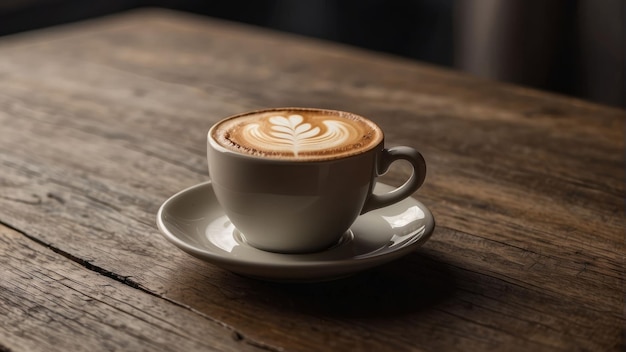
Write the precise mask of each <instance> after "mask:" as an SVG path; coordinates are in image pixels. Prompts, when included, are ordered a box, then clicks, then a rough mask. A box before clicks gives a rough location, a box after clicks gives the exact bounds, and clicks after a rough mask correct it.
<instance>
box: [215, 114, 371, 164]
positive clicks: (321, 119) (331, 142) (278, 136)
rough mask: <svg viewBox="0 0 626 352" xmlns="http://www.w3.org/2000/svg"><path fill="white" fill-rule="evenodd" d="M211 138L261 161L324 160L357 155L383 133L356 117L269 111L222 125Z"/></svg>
mask: <svg viewBox="0 0 626 352" xmlns="http://www.w3.org/2000/svg"><path fill="white" fill-rule="evenodd" d="M212 137H213V139H214V140H216V141H217V142H218V143H219V144H220V145H221V146H223V147H225V148H226V149H229V150H232V151H235V152H238V153H242V154H249V155H253V156H258V157H266V158H275V159H289V160H300V159H302V160H325V159H334V158H338V157H344V156H348V155H354V154H358V153H360V152H362V151H365V150H369V149H371V148H373V147H374V146H376V145H377V144H378V143H380V141H382V131H380V129H379V128H378V127H377V126H376V125H375V124H374V123H372V122H371V121H369V120H366V119H364V118H362V117H359V116H357V115H353V114H349V113H343V112H337V111H330V110H315V109H311V110H309V109H293V110H270V111H262V112H257V113H252V114H248V115H240V116H235V117H232V118H229V119H226V120H224V121H222V122H220V123H219V124H218V125H217V126H216V127H215V128H214V129H213V132H212Z"/></svg>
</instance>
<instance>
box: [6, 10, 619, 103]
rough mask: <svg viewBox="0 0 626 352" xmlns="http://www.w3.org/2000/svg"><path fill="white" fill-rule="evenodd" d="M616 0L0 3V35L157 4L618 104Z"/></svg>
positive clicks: (617, 24) (617, 19)
mask: <svg viewBox="0 0 626 352" xmlns="http://www.w3.org/2000/svg"><path fill="white" fill-rule="evenodd" d="M624 3H625V1H623V0H506V1H502V0H406V1H399V0H360V1H357V0H335V1H331V0H256V1H255V0H250V1H244V0H229V1H210V0H179V1H175V0H0V35H9V34H13V33H18V32H21V31H26V30H31V29H37V28H43V27H46V26H51V25H56V24H62V23H68V22H73V21H78V20H82V19H87V18H92V17H97V16H102V15H107V14H112V13H116V12H120V11H124V10H129V9H133V8H138V7H145V6H151V7H164V8H170V9H176V10H182V11H187V12H193V13H196V14H200V15H207V16H212V17H217V18H223V19H227V20H232V21H239V22H245V23H249V24H253V25H258V26H263V27H269V28H273V29H277V30H281V31H287V32H293V33H298V34H302V35H307V36H313V37H318V38H322V39H327V40H332V41H337V42H342V43H346V44H350V45H354V46H359V47H364V48H368V49H372V50H377V51H382V52H387V53H391V54H395V55H400V56H404V57H408V58H413V59H417V60H421V61H425V62H430V63H433V64H437V65H443V66H448V67H452V68H456V69H460V70H463V71H466V72H469V73H472V74H475V75H478V76H482V77H488V78H493V79H497V80H502V81H507V82H512V83H516V84H521V85H525V86H530V87H535V88H539V89H543V90H549V91H554V92H559V93H563V94H567V95H572V96H576V97H581V98H584V99H587V100H592V101H595V102H598V103H602V104H608V105H613V106H618V107H625V106H626V101H625V95H626V94H625V82H624V56H625V52H626V49H625V41H626V35H625V32H626V30H625V27H624V18H625V15H626V9H625V5H624Z"/></svg>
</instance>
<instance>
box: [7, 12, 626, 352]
mask: <svg viewBox="0 0 626 352" xmlns="http://www.w3.org/2000/svg"><path fill="white" fill-rule="evenodd" d="M241 28H244V29H241ZM81 29H84V30H81ZM77 32H81V33H82V34H80V35H74V34H73V33H77ZM28 36H32V38H28ZM37 38H39V37H37V35H36V34H28V35H27V38H26V39H24V40H20V38H19V36H16V37H15V38H13V39H12V40H11V41H10V42H8V43H6V44H4V45H0V78H1V79H2V82H3V84H2V89H1V90H0V126H2V128H1V129H0V165H1V170H2V178H0V222H2V223H5V224H7V225H9V226H11V227H13V228H16V229H19V231H20V232H23V233H25V234H28V236H30V237H32V238H34V239H36V240H37V241H39V242H41V243H43V244H45V245H48V246H51V247H53V248H55V249H57V250H58V251H60V252H62V253H66V254H67V255H71V256H72V257H75V258H80V260H82V261H84V262H85V263H89V267H90V268H91V269H90V270H92V271H94V270H95V271H106V272H110V273H114V274H115V276H116V277H120V278H122V277H123V278H126V281H125V285H126V286H129V285H130V286H131V288H130V289H128V290H129V291H128V293H126V294H127V295H128V297H135V299H139V300H141V299H157V298H159V297H160V298H162V299H165V300H166V301H170V302H174V303H176V304H178V305H180V306H183V307H190V308H191V309H192V312H193V313H194V314H197V315H199V316H200V318H199V317H197V316H194V314H191V317H190V318H189V319H205V320H206V317H210V319H211V320H214V321H216V322H220V323H222V324H225V325H227V326H234V327H236V329H237V331H238V332H239V333H240V334H241V335H242V336H246V339H249V341H254V342H255V343H257V344H259V345H262V346H264V347H265V348H269V349H281V348H284V349H287V350H317V349H318V348H319V346H320V345H325V346H332V347H333V348H335V349H337V350H340V349H341V350H345V349H350V350H372V349H380V350H443V349H445V350H502V349H506V350H512V351H514V350H519V351H527V350H530V349H534V350H546V351H552V350H554V351H559V350H561V351H571V350H619V349H620V347H621V346H623V337H622V336H623V326H624V325H625V320H624V316H623V314H622V312H623V308H624V303H623V287H624V278H623V272H624V262H623V253H624V252H625V250H626V248H625V247H624V241H623V229H624V220H623V210H624V205H623V195H624V183H623V179H624V168H623V167H624V155H623V150H624V134H623V128H622V127H623V124H624V121H625V114H624V113H623V112H622V111H619V110H616V109H611V108H606V107H602V106H599V105H594V104H589V103H586V102H582V101H579V100H575V99H569V98H564V97H558V96H555V95H548V94H545V93H540V92H536V91H532V90H527V89H523V88H518V87H511V86H507V85H502V84H496V83H494V82H488V81H483V80H478V79H475V78H472V77H468V76H464V75H461V74H457V73H452V72H450V71H445V70H441V69H438V68H434V67H430V66H425V65H417V64H415V63H412V62H409V61H406V60H402V59H397V58H392V57H388V56H384V55H377V54H371V53H367V52H365V51H360V50H356V49H349V48H345V47H340V46H335V45H331V44H327V43H322V42H318V41H313V40H303V39H302V38H297V37H292V36H287V35H280V34H276V33H269V32H260V33H254V32H252V31H250V30H249V29H246V28H245V27H234V26H232V25H230V24H224V23H222V22H218V21H201V20H198V19H196V18H195V17H188V16H183V15H175V14H172V13H169V12H138V13H135V14H130V15H128V16H126V17H118V18H115V19H111V20H104V21H101V22H96V23H92V24H88V25H85V27H67V28H66V29H60V30H59V31H58V33H52V34H45V35H42V36H41V37H40V38H39V39H37ZM25 42H26V43H32V44H29V45H25V44H23V43H25ZM339 77H340V79H338V78H339ZM280 105H315V106H319V107H328V108H338V109H344V110H350V111H354V112H357V113H361V114H363V115H365V116H368V117H371V118H372V119H374V120H375V121H376V122H378V123H379V124H380V125H381V126H382V127H383V129H384V130H385V131H386V139H387V141H388V143H389V144H391V145H397V144H408V145H413V146H415V147H417V148H418V149H420V150H421V151H422V152H423V154H424V155H425V157H426V159H427V162H428V164H429V177H428V179H427V182H426V185H425V186H424V188H423V189H422V190H420V191H418V193H417V194H416V195H417V197H418V198H420V199H421V200H422V201H424V202H425V203H426V204H427V205H428V206H429V207H431V209H432V210H433V212H434V213H435V216H436V218H437V221H438V229H437V231H436V233H435V236H434V237H433V239H432V241H430V242H428V243H427V244H426V246H425V247H424V248H423V249H422V250H420V251H419V252H418V253H416V254H415V255H411V256H409V257H408V258H405V259H404V260H401V261H399V262H397V263H392V264H389V265H387V266H385V267H383V268H380V269H377V270H373V271H372V272H368V273H365V274H363V275H359V276H357V277H355V278H352V279H349V280H344V281H340V282H336V283H329V284H323V285H316V286H291V285H276V284H267V283H262V282H256V281H252V280H248V279H245V278H240V277H237V276H235V275H232V274H229V273H226V272H224V271H221V270H220V269H218V268H215V267H214V266H212V265H210V264H206V263H202V262H200V261H198V260H196V259H193V258H190V257H189V256H187V255H186V254H184V253H182V252H180V251H178V250H177V249H175V248H173V247H172V246H170V245H169V244H168V243H166V241H165V240H164V239H162V238H161V237H160V235H159V234H158V232H157V230H156V228H155V226H154V215H155V213H156V210H157V208H158V206H159V205H160V203H161V202H162V201H163V200H164V199H165V198H166V197H168V196H169V195H171V194H172V193H174V192H176V191H178V190H180V189H182V188H184V187H187V186H190V185H193V184H195V183H198V182H201V181H204V180H206V178H207V176H206V165H205V160H204V153H205V150H204V148H205V147H204V141H205V133H206V131H207V130H208V127H209V126H210V125H211V124H212V123H214V122H215V121H217V120H218V119H219V118H221V117H224V116H226V115H228V114H232V113H236V112H241V111H245V110H249V109H253V108H258V107H264V106H280ZM405 172H406V171H405V170H403V169H402V168H398V169H395V170H393V171H392V172H391V173H390V175H389V176H387V177H386V178H385V182H388V183H393V184H398V183H400V182H401V180H402V179H403V177H405ZM85 270H86V268H83V271H85ZM77 271H79V270H78V269H77ZM87 274H88V275H93V272H92V273H90V272H87ZM3 278H4V277H3ZM15 280H18V279H17V278H16V277H13V276H12V277H11V279H10V280H9V281H8V282H9V283H11V284H13V285H17V284H16V283H14V281H15ZM89 280H91V278H89ZM3 281H4V280H3ZM83 282H85V281H79V283H83ZM133 287H135V288H133ZM137 288H140V289H137ZM132 290H135V291H132ZM146 295H147V296H148V297H147V298H146V297H145V296H146ZM7 299H8V298H7ZM3 300H4V298H3ZM141 309H143V308H141ZM146 309H147V308H146ZM185 316H186V315H185ZM259 317H262V319H259ZM3 319H4V318H3ZM3 321H4V320H3ZM178 323H179V321H178V320H176V321H175V323H174V324H178ZM42 329H43V328H42ZM7 334H8V336H15V335H12V334H17V332H12V333H11V334H9V333H7ZM71 334H72V333H71V332H68V335H71ZM115 336H117V335H115ZM12 338H13V337H12ZM19 341H22V340H19ZM202 341H205V340H202ZM34 344H35V345H37V344H36V343H34ZM11 347H12V348H13V349H15V350H21V349H18V347H17V346H11ZM24 350H25V349H24Z"/></svg>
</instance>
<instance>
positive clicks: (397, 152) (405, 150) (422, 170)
mask: <svg viewBox="0 0 626 352" xmlns="http://www.w3.org/2000/svg"><path fill="white" fill-rule="evenodd" d="M396 160H406V161H408V162H410V163H411V165H412V166H413V173H412V174H411V177H409V179H408V180H407V181H406V182H405V183H404V184H403V185H402V186H400V187H398V188H396V189H394V190H393V191H391V192H389V193H385V194H380V195H378V194H374V193H370V194H369V196H368V198H367V200H366V201H365V205H364V206H363V210H361V214H365V213H367V212H368V211H371V210H375V209H379V208H383V207H386V206H389V205H391V204H393V203H397V202H399V201H401V200H403V199H404V198H407V197H409V196H410V195H411V194H413V192H415V191H417V189H418V188H420V186H421V185H422V184H423V183H424V179H425V178H426V161H424V157H422V154H420V153H419V152H418V151H417V150H415V149H413V148H411V147H393V148H389V149H383V150H382V152H381V154H380V158H379V159H378V160H377V162H376V172H377V176H381V175H383V174H385V173H386V172H387V170H388V169H389V166H390V165H391V164H392V163H393V162H394V161H396ZM373 189H374V187H372V190H371V191H370V192H373Z"/></svg>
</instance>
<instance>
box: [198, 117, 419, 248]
mask: <svg viewBox="0 0 626 352" xmlns="http://www.w3.org/2000/svg"><path fill="white" fill-rule="evenodd" d="M272 111H281V112H284V111H289V112H293V113H298V112H316V111H317V112H323V113H324V114H329V116H334V117H338V118H339V117H341V116H345V115H346V114H349V115H354V114H350V113H345V112H340V111H332V110H323V109H309V108H280V109H268V110H260V111H253V112H249V113H245V114H240V115H235V116H232V117H229V118H227V119H225V120H222V121H226V120H230V119H241V118H242V117H246V116H249V115H252V114H258V113H260V112H272ZM360 118H362V117H360ZM362 119H363V118H362ZM222 121H221V122H218V123H217V124H216V125H214V126H213V127H212V128H211V129H210V131H209V133H208V142H207V159H208V164H209V175H210V178H211V182H212V184H213V190H214V192H215V196H216V198H217V200H218V202H219V203H220V205H221V207H222V208H223V210H224V212H225V213H226V215H227V216H228V218H229V219H230V221H232V223H233V224H234V225H235V228H236V229H237V230H238V231H240V232H241V235H242V237H243V238H244V239H245V241H246V242H247V243H248V244H249V245H251V246H253V247H256V248H258V249H261V250H266V251H272V252H281V253H307V252H315V251H320V250H323V249H325V248H328V247H331V246H333V245H334V244H336V243H337V242H338V241H339V240H340V238H341V237H342V235H343V234H344V233H345V232H346V231H347V230H348V229H349V228H350V225H352V223H353V222H354V221H355V220H356V218H357V217H358V216H359V215H360V214H363V213H366V212H368V211H370V210H374V209H378V208H381V207H385V206H388V205H391V204H393V203H396V202H399V201H400V200H402V199H404V198H406V197H408V196H410V195H411V194H412V193H413V192H415V191H416V190H417V189H418V188H419V187H420V186H421V185H422V183H423V182H424V178H425V176H426V163H425V161H424V159H423V157H422V156H421V154H420V153H419V152H417V151H416V150H415V149H413V148H411V147H393V148H389V149H386V148H384V146H383V143H384V139H383V138H382V131H381V130H380V128H379V127H378V126H376V125H375V124H374V123H373V122H371V121H369V120H366V121H368V122H370V123H371V124H372V126H373V127H372V128H374V129H378V132H379V133H380V136H381V138H380V142H379V143H376V144H375V145H374V146H372V147H371V148H369V149H367V150H361V151H359V152H358V153H356V154H354V155H349V156H343V157H338V158H332V159H328V160H316V161H310V160H283V159H277V158H272V157H265V156H256V155H250V154H248V153H241V152H237V151H235V150H232V149H229V148H226V147H224V146H223V145H222V144H220V143H219V142H218V141H217V138H216V137H215V136H214V135H213V132H214V130H215V129H216V126H218V125H219V124H220V123H222ZM400 159H403V160H407V161H408V162H410V164H411V165H412V167H413V173H412V175H411V176H410V178H409V179H408V180H407V181H406V182H405V183H404V184H403V185H402V186H400V187H399V188H396V189H395V190H393V191H391V192H389V193H387V194H382V195H376V194H373V193H372V190H373V187H374V185H375V183H376V178H377V176H380V175H382V174H384V173H385V172H386V171H387V169H388V168H389V166H390V164H391V163H393V162H394V161H396V160H400Z"/></svg>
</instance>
